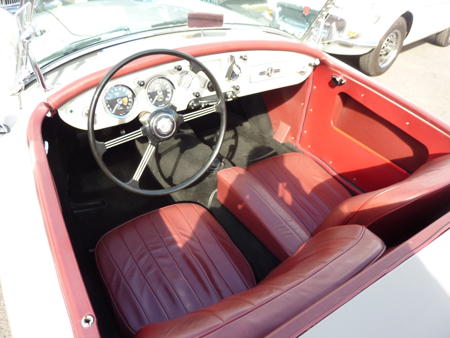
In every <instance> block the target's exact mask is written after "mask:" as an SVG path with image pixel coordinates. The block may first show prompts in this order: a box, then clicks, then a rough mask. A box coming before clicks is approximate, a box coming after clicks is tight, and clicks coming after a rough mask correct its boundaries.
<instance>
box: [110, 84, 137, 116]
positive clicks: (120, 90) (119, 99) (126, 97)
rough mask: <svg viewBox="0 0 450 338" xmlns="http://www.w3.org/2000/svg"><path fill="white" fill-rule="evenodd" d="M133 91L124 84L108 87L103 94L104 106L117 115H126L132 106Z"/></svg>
mask: <svg viewBox="0 0 450 338" xmlns="http://www.w3.org/2000/svg"><path fill="white" fill-rule="evenodd" d="M133 103H134V93H133V91H132V90H131V89H130V88H128V87H127V86H124V85H116V86H114V87H111V88H109V89H108V91H107V92H106V94H105V106H106V109H108V111H109V112H110V113H111V114H113V115H114V116H117V117H123V116H125V115H127V114H128V113H129V112H130V111H131V108H133Z"/></svg>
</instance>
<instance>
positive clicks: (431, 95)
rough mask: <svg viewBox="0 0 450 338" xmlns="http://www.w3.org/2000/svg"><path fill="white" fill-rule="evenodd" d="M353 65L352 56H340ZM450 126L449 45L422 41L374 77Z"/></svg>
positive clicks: (405, 51) (407, 48)
mask: <svg viewBox="0 0 450 338" xmlns="http://www.w3.org/2000/svg"><path fill="white" fill-rule="evenodd" d="M339 58H340V59H341V60H342V61H344V62H346V63H348V64H350V65H352V66H356V63H357V62H356V60H355V59H354V58H351V57H339ZM373 79H374V80H375V81H378V82H380V83H382V84H383V85H384V86H386V87H388V88H389V89H391V90H392V91H394V92H396V93H397V94H400V95H401V96H403V97H405V98H407V99H408V100H410V101H412V102H413V103H415V104H416V105H418V106H419V107H422V108H424V109H425V110H426V111H428V112H429V113H431V114H432V115H433V116H435V117H437V118H439V119H441V120H443V121H444V122H446V123H447V124H449V125H450V46H448V47H439V46H436V45H433V44H432V43H431V42H429V41H428V40H426V39H425V40H421V41H418V42H416V43H413V44H411V45H408V46H406V47H404V48H403V50H402V52H401V53H400V55H399V56H398V58H397V60H396V61H395V63H394V64H393V65H392V67H391V68H390V69H389V70H388V71H387V72H386V73H384V74H382V75H380V76H376V77H373Z"/></svg>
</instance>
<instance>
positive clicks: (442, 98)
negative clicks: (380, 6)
mask: <svg viewBox="0 0 450 338" xmlns="http://www.w3.org/2000/svg"><path fill="white" fill-rule="evenodd" d="M342 60H343V61H345V62H347V63H349V64H351V65H355V60H354V59H351V58H342ZM374 79H375V80H376V81H379V82H381V83H382V84H384V85H385V86H387V87H389V88H390V89H392V90H393V91H395V92H397V93H398V94H400V95H402V96H404V97H406V98H407V99H409V100H411V101H412V102H414V103H416V104H417V105H419V106H421V107H423V108H425V109H426V110H428V111H429V112H430V113H432V114H433V115H435V116H436V117H438V118H440V119H441V120H443V121H445V122H446V123H447V124H450V89H449V85H450V47H447V48H442V47H438V46H435V45H433V44H431V43H429V42H427V41H425V40H424V41H420V42H417V43H415V44H413V45H410V46H407V47H405V48H404V49H403V51H402V53H401V54H400V55H399V57H398V59H397V60H396V62H395V63H394V65H393V66H392V68H391V69H389V70H388V71H387V72H386V73H385V74H383V75H381V76H378V77H375V78H374ZM10 337H11V335H10V331H9V327H8V320H7V316H6V311H5V306H4V303H3V297H2V290H1V285H0V338H10Z"/></svg>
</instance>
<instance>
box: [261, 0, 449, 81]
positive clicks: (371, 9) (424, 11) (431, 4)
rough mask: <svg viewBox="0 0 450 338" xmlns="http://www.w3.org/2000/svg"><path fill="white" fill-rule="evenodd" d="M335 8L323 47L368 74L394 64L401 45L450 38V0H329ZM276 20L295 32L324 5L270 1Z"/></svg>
mask: <svg viewBox="0 0 450 338" xmlns="http://www.w3.org/2000/svg"><path fill="white" fill-rule="evenodd" d="M328 5H329V6H330V7H331V6H332V7H333V8H332V10H331V11H330V13H329V15H328V17H327V19H326V21H325V23H324V28H325V29H324V30H323V34H322V36H321V41H320V47H321V48H322V49H323V50H324V51H325V52H327V53H331V54H335V55H354V56H357V57H358V58H359V68H360V70H361V71H362V72H364V73H366V74H368V75H372V76H374V75H380V74H382V73H384V72H385V71H387V70H388V69H389V67H390V66H392V64H393V63H394V61H395V59H396V58H397V56H398V54H399V52H400V51H401V49H402V47H403V46H405V45H409V44H411V43H413V42H416V41H418V40H421V39H424V38H426V37H428V36H430V37H432V39H433V42H434V43H435V44H437V45H439V46H443V47H445V46H448V45H449V42H450V28H449V26H450V22H449V13H450V1H448V0H429V1H417V0H413V1H404V0H400V1H386V0H379V1H356V0H336V1H334V0H332V1H328ZM268 7H269V10H270V12H271V14H272V18H273V24H274V25H276V26H277V27H279V28H280V29H283V30H286V31H289V32H291V33H295V32H296V31H299V32H300V35H302V34H303V32H304V27H305V26H307V24H308V22H310V21H311V20H314V18H315V17H316V16H317V15H318V13H319V9H320V7H321V6H318V5H317V1H314V0H309V1H298V0H273V1H268Z"/></svg>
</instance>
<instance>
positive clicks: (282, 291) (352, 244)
mask: <svg viewBox="0 0 450 338" xmlns="http://www.w3.org/2000/svg"><path fill="white" fill-rule="evenodd" d="M383 251H384V244H383V243H382V242H381V240H380V239H379V238H378V237H376V236H375V235H374V234H372V233H371V232H370V231H369V230H368V229H367V228H365V227H362V226H359V225H346V226H339V227H332V228H329V229H327V230H325V231H323V232H321V233H318V234H317V235H315V236H314V237H312V238H311V239H310V240H309V241H308V242H307V243H306V244H305V245H304V246H303V247H301V248H300V249H299V250H298V251H297V252H296V253H294V254H293V255H292V256H291V257H290V258H288V259H287V260H286V261H284V262H283V263H282V264H281V265H280V266H279V267H278V268H276V269H275V270H274V271H272V272H271V273H270V274H269V275H268V276H267V277H266V278H265V279H264V280H263V281H262V282H261V283H260V284H258V285H257V286H256V287H254V288H252V289H250V290H248V291H244V292H241V293H239V294H236V295H234V296H232V297H229V298H226V299H224V300H221V301H220V302H218V303H216V304H214V305H211V306H208V307H206V308H204V309H201V310H198V311H195V312H193V313H191V314H188V315H186V316H183V317H179V318H177V319H173V320H170V321H166V322H162V323H156V324H152V325H148V326H146V327H144V328H143V329H142V330H141V331H139V333H138V335H137V337H138V338H147V337H198V336H211V337H263V336H264V335H266V334H268V333H270V332H271V331H272V330H273V329H275V328H276V327H278V326H279V325H280V324H282V323H284V322H286V321H287V320H289V319H290V318H292V317H293V316H294V315H296V314H298V313H300V312H301V311H303V310H304V309H306V308H307V307H308V306H309V305H311V304H312V303H314V302H316V301H317V300H318V299H320V298H321V297H323V296H324V295H326V294H327V293H328V292H330V291H332V290H333V289H335V288H336V287H338V286H339V285H341V284H342V283H344V282H345V281H347V280H348V279H350V278H351V277H352V276H354V275H355V274H356V273H358V272H359V271H360V270H361V269H363V268H364V267H365V266H366V265H368V264H370V263H371V262H372V261H374V260H375V259H377V258H378V257H379V256H380V255H381V254H382V253H383Z"/></svg>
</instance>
